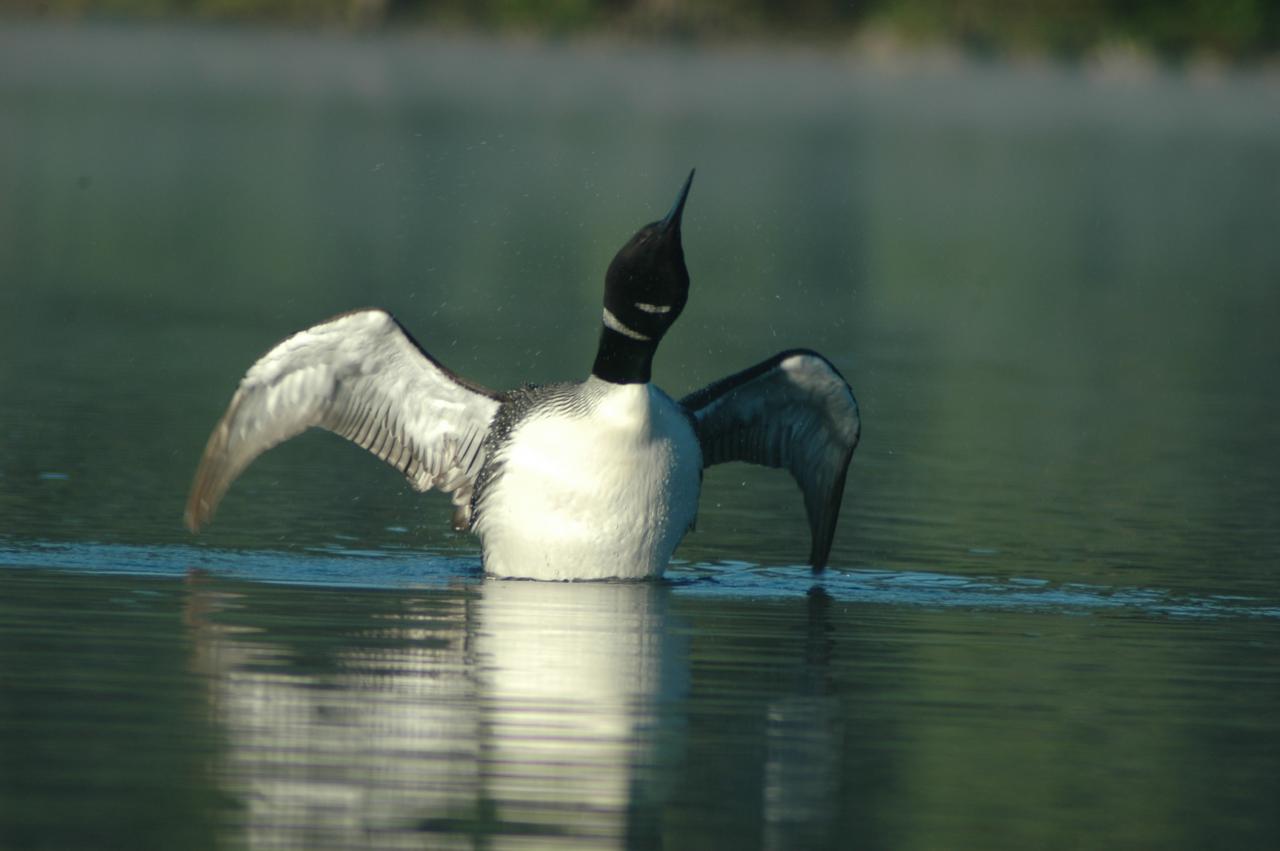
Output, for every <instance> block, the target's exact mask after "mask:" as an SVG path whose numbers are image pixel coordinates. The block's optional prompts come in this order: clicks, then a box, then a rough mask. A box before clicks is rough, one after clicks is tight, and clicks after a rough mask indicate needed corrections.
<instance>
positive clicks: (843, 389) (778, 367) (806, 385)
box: [680, 349, 861, 573]
mask: <svg viewBox="0 0 1280 851" xmlns="http://www.w3.org/2000/svg"><path fill="white" fill-rule="evenodd" d="M680 404H681V405H683V406H684V407H685V410H687V411H688V412H689V414H690V415H691V416H692V417H693V419H694V424H695V427H696V430H697V433H698V440H699V442H700V443H701V444H702V459H703V465H704V466H706V467H710V466H711V465H713V464H722V463H724V462H726V461H747V462H750V463H752V464H762V465H764V466H766V467H785V468H786V469H787V470H788V471H790V473H791V475H792V476H794V477H795V480H796V482H797V484H799V485H800V490H801V491H803V492H804V507H805V511H806V512H807V514H808V516H809V530H810V532H811V533H812V537H813V545H812V549H811V550H810V551H809V562H810V563H811V564H812V565H813V569H814V572H815V573H817V572H819V571H821V570H822V569H823V568H825V567H826V566H827V557H828V556H829V555H830V554H831V539H832V537H833V536H834V535H835V530H836V520H837V518H838V517H839V514H840V501H841V499H842V498H843V497H844V480H845V474H846V473H847V472H848V469H849V459H851V458H852V457H853V450H854V447H856V446H857V445H858V434H859V431H860V428H861V425H860V422H859V420H858V402H857V400H856V399H854V398H853V391H852V390H851V389H850V388H849V384H848V383H847V382H846V381H845V380H844V377H843V376H841V375H840V373H839V372H837V371H836V368H835V367H834V366H832V365H831V363H830V362H829V361H827V359H826V358H824V357H823V356H822V355H820V354H818V353H817V352H811V351H807V350H804V349H793V350H790V351H785V352H781V353H779V354H776V355H774V356H773V357H771V358H769V359H768V360H766V361H763V362H762V363H758V364H756V365H755V366H753V367H750V368H749V369H744V370H743V371H742V372H739V373H737V374H735V375H731V376H729V377H728V378H723V379H721V380H719V381H717V382H715V383H714V384H711V385H709V386H707V387H704V388H703V389H701V390H698V391H697V392H694V393H691V394H689V395H688V396H686V397H684V398H683V399H681V400H680Z"/></svg>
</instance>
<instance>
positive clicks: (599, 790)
mask: <svg viewBox="0 0 1280 851" xmlns="http://www.w3.org/2000/svg"><path fill="white" fill-rule="evenodd" d="M693 165H696V166H697V167H698V169H699V176H698V182H697V185H696V186H695V188H694V192H693V195H692V197H691V200H690V205H689V209H688V212H687V215H686V224H685V233H686V240H685V242H686V253H687V257H688V262H689V266H690V271H691V274H692V277H693V291H692V293H691V300H690V303H689V307H688V309H687V311H686V313H685V315H684V316H683V317H682V318H681V320H680V322H679V324H678V325H677V326H676V328H675V329H674V330H673V332H672V333H671V335H669V337H668V338H667V340H666V341H665V342H664V344H663V349H662V351H661V352H660V354H659V358H658V361H657V363H656V365H655V372H656V379H657V380H658V382H659V383H661V384H662V385H663V386H665V387H666V388H667V389H668V390H669V391H671V392H672V393H673V394H682V393H684V392H686V391H688V390H690V389H692V388H694V387H697V386H701V385H702V384H704V383H706V382H707V381H709V380H712V379H714V378H716V377H719V376H720V375H723V374H725V373H727V372H730V371H732V370H735V369H738V368H741V367H743V366H745V365H747V364H750V363H752V362H754V361H756V360H758V359H761V358H763V357H765V356H767V355H769V354H772V353H773V352H775V351H777V350H779V349H782V348H785V347H789V346H795V345H805V346H810V347H813V348H817V349H819V350H820V351H822V352H823V353H824V354H826V355H827V356H828V357H830V358H831V359H832V360H833V361H834V362H835V363H836V364H837V365H839V366H840V368H841V369H842V370H843V372H844V373H845V375H846V376H847V377H849V379H850V380H851V382H852V383H853V385H854V387H855V390H856V391H857V393H858V396H859V400H860V402H861V403H862V408H863V413H864V420H865V426H866V427H865V430H864V441H863V445H862V446H861V447H860V448H859V450H858V453H857V455H856V456H855V459H854V464H853V468H852V470H851V472H850V479H849V482H850V485H849V493H848V495H847V497H846V503H847V504H846V507H845V511H844V515H843V519H842V525H841V527H840V529H839V530H838V532H837V536H836V543H835V548H834V550H833V553H832V569H831V570H830V571H829V572H828V573H827V574H826V575H825V576H824V577H823V578H822V579H821V580H820V581H815V580H814V579H813V578H812V577H811V576H810V575H809V573H808V572H807V570H806V569H805V568H803V567H802V566H799V562H800V561H801V560H802V559H803V557H804V555H805V554H806V553H807V550H808V541H807V530H806V527H805V523H804V518H803V509H802V507H801V505H800V500H799V497H798V494H797V493H796V492H795V490H794V486H793V485H792V484H791V483H790V482H789V481H787V480H786V479H785V477H783V476H781V475H777V474H773V473H771V472H769V471H759V470H753V469H747V468H728V467H726V468H718V469H716V470H713V471H711V472H710V473H709V474H708V477H707V485H706V488H705V491H704V498H703V507H702V513H701V516H700V519H699V527H698V531H697V532H696V533H695V534H693V535H691V536H690V538H689V539H688V540H687V541H686V542H685V544H684V545H683V546H682V547H681V549H680V551H679V552H678V554H677V555H678V558H679V563H678V564H676V565H675V566H674V567H673V569H672V570H671V571H670V581H669V582H666V583H661V584H651V585H616V584H603V585H567V586H566V585H555V584H536V583H520V582H491V581H489V582H487V581H484V580H483V578H482V577H481V576H480V575H479V572H478V570H479V558H478V550H477V547H476V545H475V542H474V540H472V539H469V538H466V537H460V536H456V535H454V534H453V533H451V532H449V530H448V522H447V519H448V513H449V512H448V506H447V501H446V500H443V499H440V498H437V497H438V495H427V496H421V495H417V494H414V493H412V492H411V491H410V490H409V489H408V487H407V486H405V485H404V484H402V482H401V481H400V480H399V479H398V477H397V476H396V475H395V474H394V473H392V472H390V471H389V470H387V469H384V468H382V467H381V466H380V465H378V464H377V463H376V462H373V461H372V460H370V459H368V458H367V457H365V456H364V454H363V453H361V452H360V451H359V450H356V449H354V448H353V447H350V446H347V445H345V444H343V443H342V442H341V441H338V440H336V439H333V438H330V437H329V436H326V435H318V434H317V435H309V436H307V437H306V438H304V439H301V440H298V441H295V442H294V443H291V444H288V445H286V446H284V447H281V448H280V449H278V450H274V451H273V452H272V453H269V454H268V455H267V456H265V457H264V458H263V459H261V460H260V461H259V462H258V464H257V465H256V466H255V467H254V468H253V469H251V470H250V471H249V473H248V474H246V476H245V477H244V478H243V479H242V480H241V481H240V482H238V483H237V485H236V487H235V488H233V490H232V492H231V493H230V494H229V496H228V499H227V502H226V503H225V505H224V508H223V510H222V511H221V513H220V515H219V518H218V522H217V523H215V524H214V526H213V527H212V528H211V529H210V530H209V531H208V533H207V534H203V535H201V536H200V537H199V538H196V539H193V538H191V537H190V536H188V535H187V534H186V533H185V531H184V530H183V529H182V528H181V524H180V516H181V508H182V503H183V499H184V496H185V489H186V487H187V485H188V483H189V480H190V476H191V473H192V472H193V469H194V465H195V461H196V459H197V457H198V455H199V452H200V449H201V448H202V446H203V443H204V440H205V438H206V437H207V434H208V430H209V428H210V427H211V426H212V424H213V422H214V420H215V419H216V417H217V416H218V415H219V414H220V413H221V411H222V409H223V407H224V406H225V404H226V401H227V399H228V398H229V395H230V392H231V390H232V389H233V388H234V386H235V382H236V381H237V380H238V378H239V376H240V375H241V374H242V373H243V370H244V369H245V367H247V365H248V364H249V363H250V362H252V360H253V359H254V358H255V357H256V356H257V355H258V354H260V353H261V352H262V351H263V350H264V349H266V348H267V347H268V346H270V345H271V344H272V343H273V342H274V341H276V340H277V339H279V338H280V337H283V336H284V335H286V334H288V333H290V332H291V331H293V330H296V329H298V328H300V327H304V326H306V325H308V324H311V323H313V322H315V321H317V320H319V319H322V318H324V317H326V316H328V315H330V314H332V313H336V312H339V311H342V310H346V309H349V308H352V307H356V306H361V305H365V304H378V305H382V306H385V307H388V308H390V309H392V310H393V311H394V312H396V313H397V315H398V316H400V318H401V319H402V320H403V321H404V322H405V323H406V324H407V325H408V327H409V328H410V329H411V330H412V331H413V332H414V333H415V335H416V336H417V337H418V338H419V339H420V340H421V341H422V342H423V343H424V345H426V346H427V347H428V348H429V349H430V350H431V351H433V352H434V353H435V354H437V355H438V356H439V357H440V358H441V359H442V360H444V361H445V362H446V363H447V364H448V365H450V366H451V367H453V368H454V369H456V370H458V371H460V372H463V373H464V374H466V375H468V376H470V377H472V378H474V379H476V380H478V381H481V382H484V383H487V384H490V385H492V386H499V387H502V386H509V385H512V384H515V383H518V382H523V381H544V380H553V379H561V378H566V377H577V376H581V375H582V374H583V373H584V372H585V370H586V368H587V366H588V364H589V362H590V358H591V355H592V348H593V345H594V341H595V335H596V323H597V322H598V311H599V296H600V281H601V277H602V273H603V269H604V267H605V265H606V264H607V262H608V260H609V258H610V256H611V255H612V253H613V251H614V250H615V249H616V248H617V247H618V245H619V244H620V243H621V242H622V241H623V240H624V239H625V238H626V237H627V236H629V235H630V233H631V232H632V231H633V230H634V228H635V227H636V226H638V225H639V224H641V223H643V222H645V221H648V220H649V219H652V218H654V217H656V216H658V215H661V213H662V212H664V211H665V209H666V207H667V205H668V204H669V203H670V200H671V197H672V195H673V193H674V191H675V189H676V188H677V186H678V184H679V181H680V179H681V178H682V177H683V175H684V173H685V172H686V171H687V169H688V168H689V167H690V166H693ZM1278 226H1280V85H1278V84H1277V82H1276V80H1275V78H1274V77H1272V78H1270V79H1263V78H1257V77H1251V76H1245V75H1241V76H1225V77H1220V78H1208V77H1203V78H1201V77H1197V78H1187V79H1184V78H1172V77H1164V76H1160V75H1154V76H1142V75H1137V76H1132V75H1131V76H1128V77H1125V76H1120V77H1109V76H1107V75H1098V74H1094V75H1089V74H1067V73H1063V72H1057V71H1049V70H1043V69H1022V70H1020V71H1016V72H1015V71H1011V70H1008V69H998V68H982V67H970V68H958V69H951V71H946V70H945V69H935V70H928V69H917V70H910V69H905V68H902V67H874V66H869V65H864V64H860V63H857V62H852V61H848V60H837V59H833V58H823V57H817V56H805V55H800V54H795V55H782V54H773V55H766V54H761V53H751V52H724V53H722V54H708V53H695V52H687V51H681V50H656V49H645V50H640V49H616V48H615V49H610V48H606V47H604V46H602V45H585V46H580V47H543V46H535V45H531V44H523V43H509V44H501V45H498V44H491V43H484V42H469V41H444V40H438V39H432V38H391V39H388V38H373V37H370V38H361V39H356V38H339V37H336V36H324V35H317V36H289V35H284V34H250V33H246V32H237V31H221V32H217V31H214V32H199V31H174V30H146V29H142V30H137V29H111V28H97V29H87V30H85V29H82V30H75V29H71V30H63V29H47V28H32V27H21V26H14V25H9V26H8V27H7V28H3V29H0V400H3V401H2V402H0V848H5V849H9V848H14V849H25V848H51V849H53V848H56V849H66V848H108V847H119V848H166V849H167V848H178V847H181V848H203V847H217V848H356V847H359V848H453V847H460V848H505V847H538V848H568V847H573V848H610V847H626V846H630V847H667V848H707V847H724V848H735V849H736V848H770V849H772V848H779V849H781V848H828V847H832V848H834V847H856V848H893V849H898V848H913V849H914V848H918V849H936V848H973V849H1003V848H1009V849H1026V848H1047V849H1053V848H1064V849H1065V848H1101V847H1114V848H1126V849H1127V848H1144V847H1145V848H1162V849H1163V848H1187V849H1202V848H1212V847H1220V848H1232V849H1237V848H1274V847H1276V846H1277V845H1278V844H1280V810H1277V808H1276V806H1275V803H1276V801H1277V800H1280V780H1278V779H1277V778H1280V429H1278V427H1277V423H1280V395H1278V394H1277V393H1276V392H1275V388H1276V381H1277V379H1276V367H1277V365H1278V364H1280V335H1277V334H1276V333H1275V325H1276V318H1277V317H1280V286H1278V283H1280V242H1277V240H1276V238H1275V234H1276V232H1277V227H1278Z"/></svg>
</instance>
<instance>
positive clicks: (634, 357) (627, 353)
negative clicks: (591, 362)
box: [591, 328, 658, 384]
mask: <svg viewBox="0 0 1280 851" xmlns="http://www.w3.org/2000/svg"><path fill="white" fill-rule="evenodd" d="M657 348H658V344H657V342H656V341H654V340H633V339H632V338H631V337H627V336H625V335H623V334H619V333H618V332H617V331H614V330H613V329H612V328H602V329H600V348H599V349H597V350H596V363H595V366H593V367H591V374H592V375H594V376H595V377H596V378H602V379H604V380H605V381H609V382H612V383H613V384H648V383H649V373H650V370H651V368H652V367H653V353H654V352H655V351H657Z"/></svg>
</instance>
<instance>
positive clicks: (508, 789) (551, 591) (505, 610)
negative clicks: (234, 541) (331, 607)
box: [188, 582, 687, 848]
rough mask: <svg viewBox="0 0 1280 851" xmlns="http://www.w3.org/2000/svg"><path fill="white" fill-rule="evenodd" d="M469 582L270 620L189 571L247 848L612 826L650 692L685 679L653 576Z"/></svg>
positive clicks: (595, 838) (636, 763)
mask: <svg viewBox="0 0 1280 851" xmlns="http://www.w3.org/2000/svg"><path fill="white" fill-rule="evenodd" d="M478 591H479V598H478V599H476V598H475V597H474V596H472V595H471V594H470V593H462V594H459V593H454V594H438V595H433V596H432V597H431V598H430V599H423V600H420V601H418V602H417V603H412V602H410V603H408V604H403V605H401V607H400V608H399V609H398V610H397V611H394V612H393V613H391V614H378V615H376V616H374V617H373V619H372V620H368V619H366V620H365V621H363V622H362V623H361V624H360V626H359V627H357V628H355V629H353V628H352V626H351V624H350V623H347V624H342V625H338V626H335V627H334V628H332V629H328V628H326V627H323V626H322V627H319V629H320V630H322V634H320V635H316V634H313V633H310V632H309V633H308V634H307V635H305V636H302V637H299V636H296V635H292V636H290V635H285V636H279V637H277V636H273V635H270V636H269V635H266V634H263V633H260V632H259V631H257V630H252V631H250V630H248V629H247V628H245V627H236V626H233V625H230V622H231V621H232V620H234V617H232V615H234V609H236V608H239V607H242V606H243V607H245V608H249V607H252V606H253V605H254V604H253V603H252V602H249V601H241V600H239V599H237V595H234V594H226V593H217V592H209V591H203V592H201V591H200V590H199V589H197V591H196V593H194V594H193V595H192V597H191V603H190V606H189V609H188V620H189V623H190V625H191V627H192V635H193V637H194V639H195V640H194V665H195V667H196V668H197V669H198V670H199V671H200V672H201V673H203V674H205V675H206V676H207V677H208V678H209V683H210V689H211V705H212V711H213V714H214V716H215V720H216V721H217V723H218V725H219V726H220V727H221V729H222V730H223V731H224V735H225V744H226V755H225V757H224V759H223V760H222V763H221V766H220V771H221V772H222V773H223V774H224V775H225V785H226V786H227V787H228V788H229V790H230V791H232V792H233V793H234V794H235V795H236V796H237V797H239V798H240V799H241V800H242V804H243V807H244V809H243V812H242V815H241V818H242V820H243V825H244V831H245V834H246V844H247V845H248V846H249V847H251V848H279V847H306V848H334V847H363V848H422V847H432V848H463V847H474V846H476V845H483V846H484V847H496V848H504V847H546V848H554V847H563V845H564V843H565V841H566V840H567V839H568V838H569V837H573V838H574V840H576V842H581V841H582V840H586V841H587V844H589V845H591V846H592V847H621V846H623V845H624V844H625V843H626V839H627V836H628V835H629V832H630V833H632V834H634V831H635V826H634V825H630V824H629V823H628V822H629V819H631V818H634V813H635V810H636V806H637V799H638V798H639V799H643V798H645V797H647V792H646V791H645V787H646V785H648V783H649V781H648V780H647V778H648V777H649V776H651V772H647V771H646V770H645V769H646V767H647V766H650V765H651V764H652V763H653V762H654V746H655V745H654V741H655V740H654V737H653V736H652V735H651V732H652V724H651V723H650V722H651V720H652V718H653V717H654V710H655V705H656V703H657V702H658V701H660V700H663V699H669V698H674V697H678V696H679V695H680V693H681V692H682V690H683V688H684V685H683V683H684V678H685V673H684V668H685V667H686V666H687V659H686V657H685V655H684V654H683V653H681V652H675V650H676V648H674V647H673V645H672V643H671V639H669V638H667V637H666V634H667V624H666V622H665V621H666V617H665V604H666V595H667V593H668V591H667V589H666V588H663V587H660V586H655V585H651V584H644V585H640V584H590V585H584V584H560V583H531V582H486V583H484V584H483V585H481V586H479V589H478ZM370 623H373V624H376V626H374V627H373V628H372V629H370V628H369V624H370Z"/></svg>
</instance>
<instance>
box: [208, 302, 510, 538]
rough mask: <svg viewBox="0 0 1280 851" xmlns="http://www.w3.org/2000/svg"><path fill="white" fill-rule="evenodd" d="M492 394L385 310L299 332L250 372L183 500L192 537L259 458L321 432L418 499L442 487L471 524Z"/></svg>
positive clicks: (493, 407) (460, 517)
mask: <svg viewBox="0 0 1280 851" xmlns="http://www.w3.org/2000/svg"><path fill="white" fill-rule="evenodd" d="M497 410H498V397H497V395H496V394H495V393H493V392H492V391H490V390H487V389H485V388H483V387H481V386H479V385H477V384H473V383H471V382H469V381H466V380H465V379H462V378H459V377H458V376H456V375H454V374H453V373H451V372H449V371H448V370H447V369H445V368H444V367H443V366H441V365H440V364H439V363H437V362H436V361H435V360H434V359H432V358H431V356H430V355H428V354H427V353H426V352H425V351H423V349H422V348H421V347H420V346H419V345H418V343H417V342H416V341H415V340H414V339H413V338H412V337H410V336H409V334H408V333H407V332H406V331H405V330H404V328H403V327H402V326H401V325H400V323H399V322H397V321H396V319H395V318H394V317H393V316H392V315H391V314H389V313H387V312H385V311H382V310H360V311H355V312H353V313H345V314H343V315H341V316H335V317H334V318H333V319H330V320H328V321H327V322H322V323H320V324H319V325H315V326H313V327H311V328H308V329H307V330H305V331H300V332H299V333H297V334H294V335H293V336H292V337H290V338H288V339H287V340H285V341H284V342H282V343H280V344H279V345H277V346H276V347H275V348H274V349H272V350H271V351H269V352H267V353H266V354H265V355H263V356H262V358H260V359H259V360H258V362H257V363H255V364H254V365H253V366H252V367H250V369H249V371H248V373H246V374H245V377H244V379H243V380H242V381H241V382H240V387H239V389H238V390H236V394H235V396H233V397H232V399H231V405H230V406H229V407H228V408H227V412H226V413H225V414H223V416H222V419H221V420H219V422H218V424H217V425H216V426H215V427H214V429H213V434H212V435H210V437H209V443H208V445H207V446H206V447H205V450H204V457H203V458H202V459H201V461H200V467H199V469H198V470H196V477H195V481H194V482H193V483H192V485H191V496H190V498H189V499H188V500H187V511H186V522H187V526H188V528H190V529H191V530H192V531H193V532H194V531H197V530H199V528H200V527H201V526H203V525H204V524H205V523H207V522H209V521H210V520H212V519H213V515H214V512H215V511H216V510H217V508H218V502H219V501H220V500H221V499H222V496H223V494H225V493H226V491H227V488H229V487H230V486H231V483H232V482H234V481H235V479H236V477H237V476H239V475H240V473H241V472H243V471H244V469H245V468H246V467H248V466H249V464H250V463H251V462H252V461H253V459H255V458H257V457H258V456H259V455H261V454H262V453H263V452H266V451H267V450H268V449H270V448H271V447H273V446H275V445H277V444H279V443H282V442H283V441H285V440H288V439H289V438H291V437H293V436H294V435H297V434H300V433H302V432H303V431H305V430H306V429H307V428H310V427H311V426H319V427H320V428H324V429H328V430H329V431H332V432H334V433H336V434H340V435H342V436H343V437H345V438H347V439H348V440H350V441H352V442H353V443H356V444H358V445H360V446H362V447H364V448H365V449H368V450H369V451H370V452H372V453H373V454H374V455H377V456H378V457H379V458H381V459H382V460H383V461H386V462H387V463H388V464H390V465H391V466H393V467H395V468H396V469H398V470H399V471H400V472H402V473H404V475H405V477H406V478H407V479H408V480H409V482H410V484H412V485H413V486H414V487H415V488H417V489H418V490H420V491H425V490H430V489H431V488H433V487H435V488H440V489H441V490H443V491H446V492H449V493H451V494H452V499H453V504H454V505H455V506H457V513H456V514H455V517H454V524H455V526H456V525H459V524H465V523H466V522H467V520H468V519H469V514H470V500H471V489H472V485H473V484H474V482H475V478H476V474H477V473H478V472H479V470H480V467H481V465H482V464H483V463H484V453H483V451H482V444H483V442H484V436H485V434H486V433H487V432H488V430H489V423H490V421H491V420H492V419H493V415H494V413H495V412H496V411H497Z"/></svg>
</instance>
